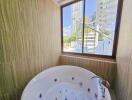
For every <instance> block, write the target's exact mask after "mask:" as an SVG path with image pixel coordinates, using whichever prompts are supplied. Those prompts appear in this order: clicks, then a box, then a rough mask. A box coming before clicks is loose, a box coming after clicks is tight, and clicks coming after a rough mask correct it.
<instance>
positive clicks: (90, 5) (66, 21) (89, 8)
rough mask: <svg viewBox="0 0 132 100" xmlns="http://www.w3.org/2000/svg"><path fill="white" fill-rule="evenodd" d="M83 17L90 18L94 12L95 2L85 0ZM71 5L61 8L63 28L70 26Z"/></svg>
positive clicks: (93, 0)
mask: <svg viewBox="0 0 132 100" xmlns="http://www.w3.org/2000/svg"><path fill="white" fill-rule="evenodd" d="M85 5H86V6H85V16H91V15H92V14H93V13H94V12H95V11H96V0H86V4H85ZM71 22H72V19H71V5H69V6H66V7H64V8H63V26H64V27H68V26H70V25H71Z"/></svg>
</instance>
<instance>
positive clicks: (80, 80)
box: [21, 65, 111, 100]
mask: <svg viewBox="0 0 132 100" xmlns="http://www.w3.org/2000/svg"><path fill="white" fill-rule="evenodd" d="M95 76H96V75H95V74H94V73H92V72H90V71H88V70H86V69H83V68H81V67H76V66H70V65H62V66H55V67H52V68H49V69H47V70H44V71H43V72H41V73H40V74H38V75H37V76H36V77H34V78H33V79H32V80H31V81H30V82H29V84H28V85H27V86H26V88H25V89H24V91H23V94H22V97H21V100H111V97H110V93H109V91H108V89H107V88H106V87H105V86H103V85H102V84H101V79H100V78H94V77H95Z"/></svg>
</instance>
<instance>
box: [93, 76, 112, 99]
mask: <svg viewBox="0 0 132 100" xmlns="http://www.w3.org/2000/svg"><path fill="white" fill-rule="evenodd" d="M94 78H99V79H100V81H99V84H100V87H101V92H102V97H103V98H105V87H107V88H110V83H109V82H108V81H106V80H104V79H103V78H101V77H99V76H93V77H91V79H94ZM103 85H104V86H105V87H104V86H103Z"/></svg>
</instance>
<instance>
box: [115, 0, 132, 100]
mask: <svg viewBox="0 0 132 100" xmlns="http://www.w3.org/2000/svg"><path fill="white" fill-rule="evenodd" d="M131 4H132V0H124V5H123V12H122V20H121V27H120V33H119V43H118V50H117V79H116V80H117V82H116V87H115V88H116V94H117V97H118V100H132V45H131V43H132V13H130V10H131V9H132V5H131Z"/></svg>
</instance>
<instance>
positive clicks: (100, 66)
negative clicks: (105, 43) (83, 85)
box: [60, 55, 116, 86]
mask: <svg viewBox="0 0 132 100" xmlns="http://www.w3.org/2000/svg"><path fill="white" fill-rule="evenodd" d="M60 62H61V64H66V65H76V66H80V67H83V68H86V69H88V70H90V71H92V72H94V73H95V74H97V75H99V76H101V77H103V78H104V79H106V80H108V81H109V82H110V83H111V86H113V85H114V82H115V80H114V78H115V75H116V62H115V61H112V60H105V59H96V58H87V57H81V56H68V55H62V56H61V57H60Z"/></svg>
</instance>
